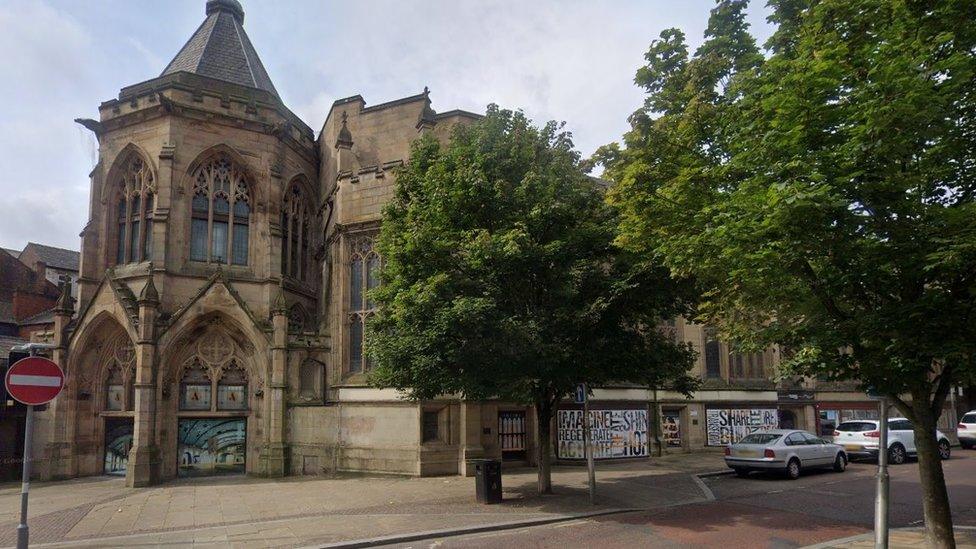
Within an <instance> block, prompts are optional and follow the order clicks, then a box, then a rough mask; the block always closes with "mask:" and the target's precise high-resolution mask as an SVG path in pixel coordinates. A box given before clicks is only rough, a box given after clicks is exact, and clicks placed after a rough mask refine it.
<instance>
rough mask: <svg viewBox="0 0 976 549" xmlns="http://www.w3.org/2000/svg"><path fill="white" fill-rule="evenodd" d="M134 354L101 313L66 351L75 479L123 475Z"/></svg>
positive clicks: (116, 326) (125, 335) (113, 321)
mask: <svg viewBox="0 0 976 549" xmlns="http://www.w3.org/2000/svg"><path fill="white" fill-rule="evenodd" d="M135 363H136V360H135V350H134V345H133V342H132V338H131V337H130V335H129V333H128V331H127V330H126V329H125V328H124V327H123V325H122V324H121V323H120V322H119V320H118V319H117V318H115V317H114V316H113V315H112V314H110V313H108V312H102V313H100V314H98V315H97V316H96V317H94V318H93V319H92V321H91V322H90V323H88V324H87V325H86V327H85V329H84V331H83V333H81V334H80V337H78V338H77V339H76V340H75V341H74V342H73V345H72V347H71V349H70V353H69V361H68V372H69V375H68V385H67V388H66V391H67V395H69V396H70V398H71V400H72V402H73V406H72V407H71V408H70V415H71V416H72V417H69V418H66V422H65V423H66V424H65V429H66V430H67V431H68V432H67V433H66V437H67V439H68V440H73V441H74V443H75V444H74V446H75V448H76V451H75V453H74V456H73V459H74V464H73V468H74V473H73V474H72V475H71V476H74V475H82V476H85V475H101V474H105V473H110V474H125V470H126V464H127V461H128V451H129V449H130V448H131V440H132V430H133V421H134V419H133V418H134V411H133V410H134V404H135V402H134V400H135V399H134V384H135Z"/></svg>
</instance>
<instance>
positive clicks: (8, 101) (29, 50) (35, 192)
mask: <svg viewBox="0 0 976 549" xmlns="http://www.w3.org/2000/svg"><path fill="white" fill-rule="evenodd" d="M241 2H242V4H243V5H244V10H245V13H246V15H245V19H244V28H245V30H246V31H247V33H248V35H249V36H250V38H251V42H252V43H253V44H254V47H255V48H256V49H257V52H258V55H259V56H260V57H261V60H262V62H263V63H264V66H265V68H267V70H268V73H269V74H270V75H271V79H272V81H273V82H274V84H275V87H276V88H277V89H278V93H279V94H280V95H281V98H282V100H283V101H284V102H285V105H287V106H288V107H289V108H290V109H291V110H292V111H294V112H295V113H296V114H297V115H298V116H299V117H301V118H302V119H303V120H304V121H305V123H306V124H308V125H309V126H310V127H311V128H312V129H313V130H315V131H316V132H318V130H319V129H320V128H321V125H322V123H323V121H324V120H325V116H326V114H327V113H328V110H329V107H330V106H331V105H332V103H333V101H335V100H336V99H340V98H343V97H348V96H351V95H356V94H359V95H362V96H363V98H364V99H365V100H366V104H367V105H375V104H377V103H383V102H386V101H391V100H394V99H398V98H401V97H406V96H409V95H413V94H416V93H420V92H421V91H422V90H423V88H424V86H429V87H430V92H431V95H430V97H431V101H432V102H433V105H432V106H433V108H434V109H435V110H437V111H441V112H443V111H447V110H451V109H455V108H460V109H465V110H470V111H474V112H484V109H485V107H486V106H487V105H488V104H489V103H497V104H499V105H500V106H502V107H507V108H520V109H522V110H524V111H525V112H526V114H527V115H528V116H529V117H531V118H532V119H534V120H535V121H536V122H538V123H543V122H545V121H548V120H560V121H565V122H566V127H567V129H569V130H570V131H572V132H573V135H574V138H575V143H576V146H577V148H578V149H579V150H580V151H581V152H582V153H583V154H584V155H590V154H591V153H592V152H593V151H594V150H596V148H597V147H599V146H600V145H603V144H606V143H610V142H613V141H617V140H619V139H620V137H621V135H622V134H623V133H624V132H625V131H626V130H627V129H628V125H627V117H628V116H629V115H630V114H631V113H632V112H633V111H634V110H635V109H636V108H637V107H638V106H639V105H640V104H641V103H642V101H643V93H642V92H641V90H640V89H638V88H637V87H636V86H635V85H634V83H633V77H634V73H635V71H636V70H637V68H638V67H639V66H641V65H642V63H643V55H644V52H645V51H646V50H647V47H648V45H649V44H650V42H651V40H653V39H654V38H656V37H657V36H658V35H659V34H660V32H661V30H663V29H666V28H670V27H677V28H680V29H682V30H683V31H684V32H685V34H686V36H687V38H688V41H689V44H690V45H691V46H692V48H694V47H696V46H697V45H698V44H700V43H701V40H702V33H703V32H704V29H705V25H706V23H707V19H708V11H709V9H711V7H712V6H713V5H714V2H713V0H346V1H343V2H336V1H333V0H241ZM763 4H764V3H763V1H762V0H753V1H752V5H751V8H750V11H749V21H750V23H751V25H752V29H753V34H754V35H755V36H757V38H758V39H759V41H760V43H762V42H763V41H764V40H765V39H766V38H767V37H768V36H769V34H770V33H771V31H772V29H771V28H770V27H769V25H768V24H767V23H766V22H765V18H766V16H767V15H768V11H767V9H766V8H765V6H764V5H763ZM204 6H205V0H169V1H166V2H159V1H148V0H0V29H3V31H2V32H0V59H3V60H4V72H5V76H6V78H4V82H3V84H2V85H0V246H2V247H4V248H14V249H22V248H23V247H24V246H25V245H26V243H27V242H28V241H32V242H40V243H44V244H49V245H53V246H60V247H65V248H71V249H78V248H79V247H80V238H79V237H78V233H79V232H80V231H81V229H82V228H83V227H84V225H85V223H86V222H87V220H88V210H89V179H88V174H89V172H90V171H91V169H92V168H93V167H94V166H95V163H96V162H97V143H96V141H95V139H94V137H93V136H92V134H91V133H90V132H89V131H88V130H86V129H84V128H82V127H81V126H79V125H77V124H75V123H74V122H73V120H74V119H75V118H95V119H97V118H98V105H99V104H100V103H101V102H103V101H106V100H109V99H113V98H115V97H117V96H118V93H119V90H120V89H121V88H122V87H124V86H128V85H131V84H135V83H138V82H143V81H145V80H149V79H152V78H154V77H156V76H158V75H159V73H160V72H162V70H163V68H164V67H165V66H166V64H167V63H168V62H169V60H170V59H172V57H173V56H174V55H176V53H177V52H178V51H179V49H180V48H181V47H182V46H183V44H184V42H186V40H187V39H188V38H189V37H190V35H191V34H192V33H193V31H194V30H196V28H197V26H199V24H200V23H201V22H202V21H203V19H204Z"/></svg>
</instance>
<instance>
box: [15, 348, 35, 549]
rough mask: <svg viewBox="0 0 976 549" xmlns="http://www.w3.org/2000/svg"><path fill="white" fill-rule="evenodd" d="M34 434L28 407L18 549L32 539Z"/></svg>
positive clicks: (21, 483) (31, 410)
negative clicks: (29, 516) (29, 509)
mask: <svg viewBox="0 0 976 549" xmlns="http://www.w3.org/2000/svg"><path fill="white" fill-rule="evenodd" d="M27 352H28V353H30V356H37V349H35V348H34V346H31V347H29V350H28V351H27ZM33 434H34V407H33V406H31V405H28V406H27V416H26V417H25V418H24V456H23V457H24V467H23V469H21V479H20V524H18V525H17V549H27V543H28V540H29V539H30V527H28V526H27V495H28V493H29V492H30V476H31V439H32V438H33V436H32V435H33Z"/></svg>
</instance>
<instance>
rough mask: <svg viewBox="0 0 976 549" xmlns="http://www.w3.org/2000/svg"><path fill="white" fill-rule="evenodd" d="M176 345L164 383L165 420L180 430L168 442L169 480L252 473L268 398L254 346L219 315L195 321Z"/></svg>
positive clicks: (167, 466) (175, 431) (164, 421)
mask: <svg viewBox="0 0 976 549" xmlns="http://www.w3.org/2000/svg"><path fill="white" fill-rule="evenodd" d="M175 341H176V342H175V344H174V345H173V348H174V349H178V351H177V352H176V353H174V354H173V355H171V356H169V357H167V358H165V359H164V360H165V363H166V364H167V366H168V375H167V376H166V377H165V378H164V380H163V382H162V383H161V384H162V386H163V387H165V388H166V392H167V394H168V395H169V397H168V402H165V403H164V406H165V408H166V417H163V418H160V421H161V422H163V423H164V424H168V425H174V427H175V429H172V430H170V429H167V431H172V432H173V434H172V435H170V436H169V437H167V438H168V440H164V441H163V444H164V445H165V446H166V448H165V449H164V453H165V454H167V455H168V456H170V457H168V458H166V460H167V462H169V463H167V464H165V465H164V470H165V469H168V470H169V474H167V475H166V476H180V477H197V476H209V475H220V474H228V473H231V474H233V473H238V474H239V473H244V472H246V471H248V470H249V468H250V465H251V463H252V460H251V459H249V458H248V454H251V456H252V458H253V457H254V455H255V451H254V450H253V449H252V450H250V451H249V442H251V441H252V439H254V438H256V437H253V436H249V433H254V432H255V428H256V427H257V426H256V425H254V424H253V423H254V419H255V417H256V416H254V415H253V414H254V411H255V409H256V407H258V406H259V404H260V402H261V396H262V395H263V391H262V390H261V386H262V384H263V379H262V376H261V375H260V373H259V372H258V370H257V368H255V367H254V363H253V360H254V355H255V348H254V346H253V345H252V344H251V342H250V341H249V340H248V339H247V338H246V336H244V334H243V333H242V331H241V330H239V329H238V328H237V326H236V324H235V323H234V322H233V321H230V320H227V319H224V318H222V317H220V316H218V315H211V316H209V317H207V318H204V319H201V320H200V321H199V322H195V323H194V324H193V326H192V327H191V328H189V329H187V330H186V331H185V333H184V335H183V336H181V337H179V338H177V339H176V340H175ZM164 398H165V397H164ZM254 442H256V441H254ZM251 446H252V448H253V447H254V445H251ZM170 460H171V461H170Z"/></svg>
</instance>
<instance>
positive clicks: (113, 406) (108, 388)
mask: <svg viewBox="0 0 976 549" xmlns="http://www.w3.org/2000/svg"><path fill="white" fill-rule="evenodd" d="M125 394H126V391H125V378H124V377H123V375H122V368H120V367H119V366H118V364H115V365H113V366H112V367H111V368H110V369H109V373H108V379H106V380H105V409H106V410H108V411H110V412H118V411H122V410H125Z"/></svg>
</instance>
